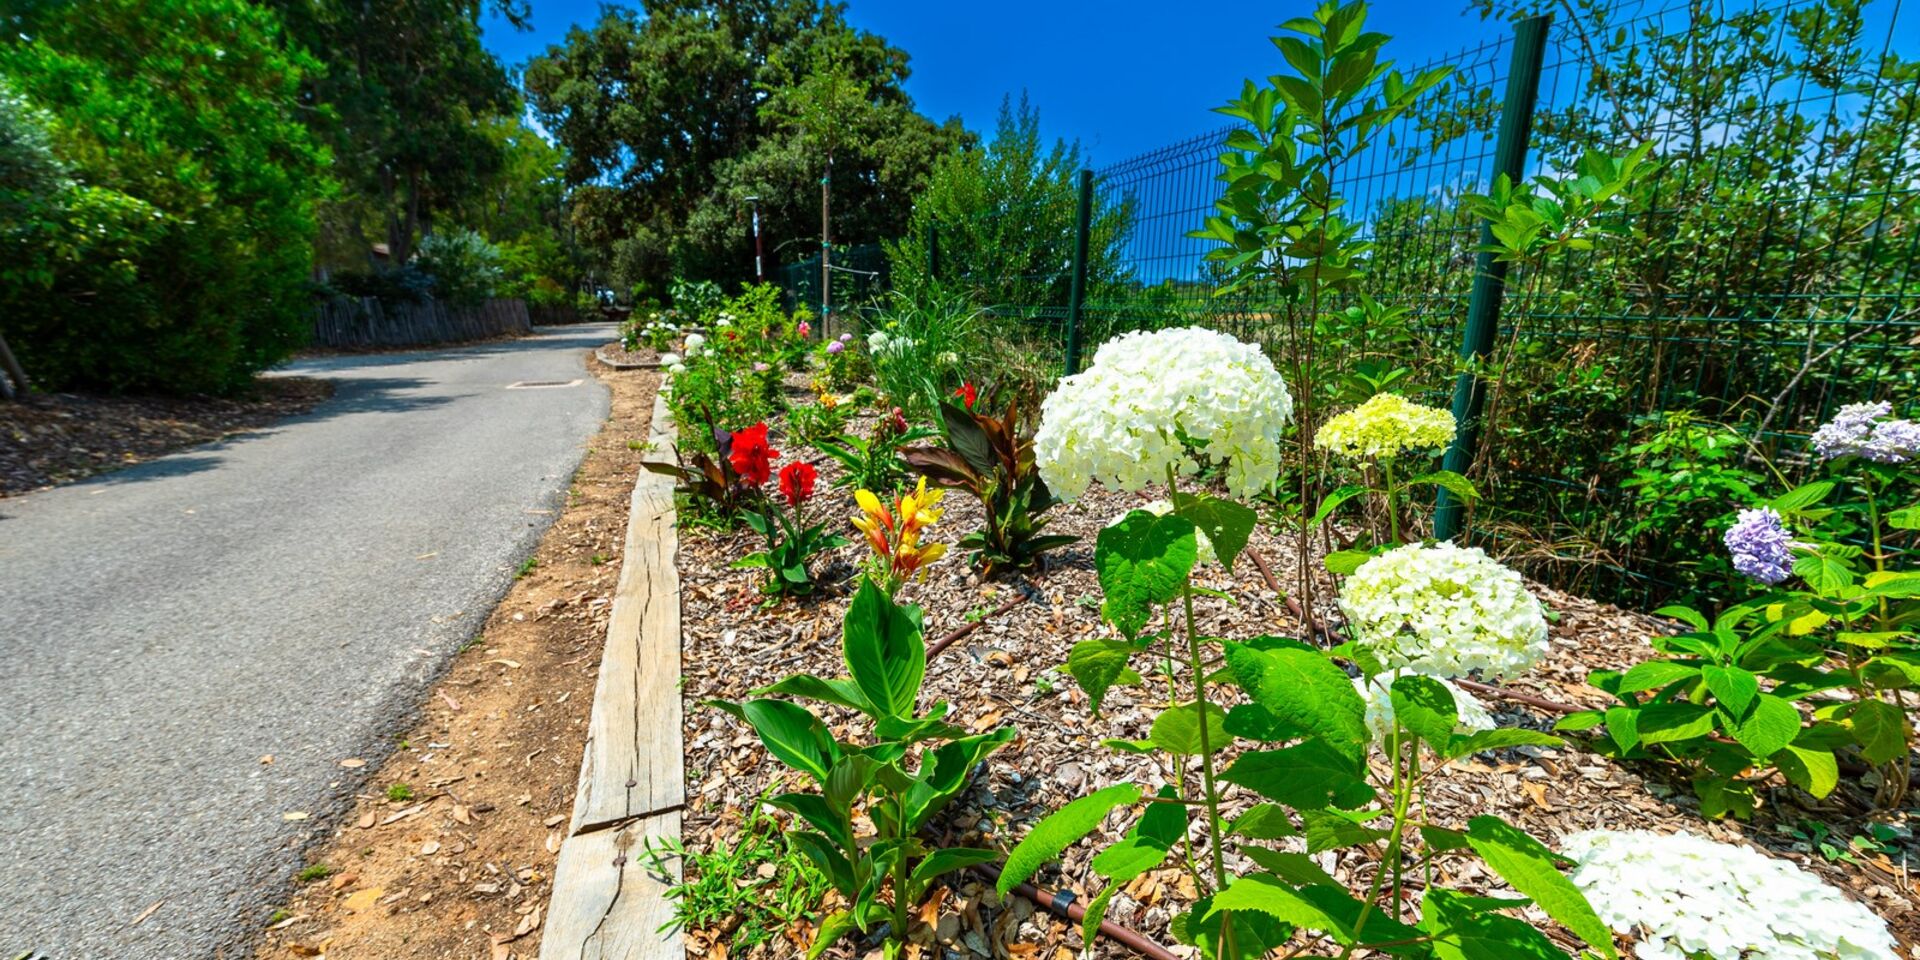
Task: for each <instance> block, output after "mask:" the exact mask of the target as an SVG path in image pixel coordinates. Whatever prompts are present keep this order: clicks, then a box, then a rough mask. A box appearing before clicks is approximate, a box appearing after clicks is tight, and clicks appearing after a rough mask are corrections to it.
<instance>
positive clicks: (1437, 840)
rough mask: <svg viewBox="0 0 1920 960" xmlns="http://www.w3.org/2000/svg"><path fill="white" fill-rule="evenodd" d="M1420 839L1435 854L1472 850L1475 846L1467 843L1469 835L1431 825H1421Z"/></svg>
mask: <svg viewBox="0 0 1920 960" xmlns="http://www.w3.org/2000/svg"><path fill="white" fill-rule="evenodd" d="M1420 838H1421V839H1422V840H1425V841H1426V842H1427V846H1428V847H1429V848H1431V849H1432V850H1433V851H1434V852H1436V853H1438V852H1440V851H1442V850H1470V849H1472V847H1473V845H1472V844H1470V843H1468V842H1467V835H1466V834H1464V833H1462V832H1460V831H1458V830H1449V829H1447V828H1445V827H1436V826H1434V825H1432V824H1430V823H1423V824H1421V825H1420Z"/></svg>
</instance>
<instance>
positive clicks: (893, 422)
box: [887, 407, 907, 433]
mask: <svg viewBox="0 0 1920 960" xmlns="http://www.w3.org/2000/svg"><path fill="white" fill-rule="evenodd" d="M887 429H889V430H892V431H893V432H894V433H906V432H907V413H906V411H904V410H902V409H900V408H899V407H894V408H893V413H891V414H889V415H888V416H887Z"/></svg>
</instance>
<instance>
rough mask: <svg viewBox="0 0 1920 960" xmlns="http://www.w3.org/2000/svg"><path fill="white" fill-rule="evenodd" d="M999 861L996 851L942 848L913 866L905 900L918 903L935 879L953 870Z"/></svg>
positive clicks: (971, 848) (908, 879) (970, 848)
mask: <svg viewBox="0 0 1920 960" xmlns="http://www.w3.org/2000/svg"><path fill="white" fill-rule="evenodd" d="M998 859H1000V852H999V851H997V850H981V849H978V848H975V847H942V848H941V849H939V850H935V851H933V852H932V853H930V854H927V856H926V857H925V858H924V859H922V860H921V861H920V862H919V863H918V864H916V865H914V868H913V873H912V874H910V875H909V876H908V877H907V900H908V901H909V902H913V903H918V902H919V901H920V898H921V897H923V896H925V895H926V892H927V888H928V887H929V886H931V885H932V884H933V880H934V878H936V877H940V876H944V875H946V874H949V873H952V872H953V871H955V870H960V869H963V868H966V867H971V866H973V865H975V864H979V863H992V862H993V861H995V860H998Z"/></svg>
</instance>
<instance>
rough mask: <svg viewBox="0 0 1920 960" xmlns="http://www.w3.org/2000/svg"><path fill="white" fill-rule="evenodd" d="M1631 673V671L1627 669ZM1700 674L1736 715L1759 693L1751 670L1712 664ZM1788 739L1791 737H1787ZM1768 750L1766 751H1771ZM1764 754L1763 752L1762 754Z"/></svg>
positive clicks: (1709, 688) (1729, 710)
mask: <svg viewBox="0 0 1920 960" xmlns="http://www.w3.org/2000/svg"><path fill="white" fill-rule="evenodd" d="M1628 673H1629V675H1631V673H1632V671H1628ZM1700 676H1701V678H1702V679H1704V680H1706V682H1707V689H1708V690H1711V691H1712V692H1713V698H1714V699H1715V700H1718V701H1720V705H1721V706H1723V707H1726V708H1727V712H1728V713H1730V714H1732V715H1734V716H1736V717H1738V716H1742V715H1744V714H1745V713H1746V712H1747V705H1748V704H1751V703H1753V698H1754V697H1756V696H1759V695H1760V678H1759V677H1756V676H1754V675H1753V673H1752V672H1751V671H1747V670H1742V669H1740V668H1739V667H1722V666H1718V665H1714V664H1709V665H1707V666H1704V667H1701V668H1700ZM1788 739H1792V738H1791V737H1789V738H1788ZM1772 752H1773V751H1771V750H1769V751H1766V753H1772ZM1763 756H1764V754H1763Z"/></svg>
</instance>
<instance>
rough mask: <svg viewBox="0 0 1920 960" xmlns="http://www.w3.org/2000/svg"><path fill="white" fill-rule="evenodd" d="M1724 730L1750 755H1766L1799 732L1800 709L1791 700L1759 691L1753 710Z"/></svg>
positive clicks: (1789, 740)
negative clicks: (1749, 752)
mask: <svg viewBox="0 0 1920 960" xmlns="http://www.w3.org/2000/svg"><path fill="white" fill-rule="evenodd" d="M1727 732H1728V733H1730V734H1732V735H1733V738H1734V739H1735V740H1738V741H1740V745H1741V746H1743V747H1746V748H1747V749H1748V750H1751V751H1753V754H1754V756H1758V757H1770V756H1772V755H1773V754H1774V753H1776V752H1777V751H1779V750H1780V749H1781V748H1783V747H1785V746H1786V745H1787V744H1789V743H1792V742H1793V738H1794V737H1797V736H1799V735H1800V711H1799V710H1797V709H1795V708H1794V706H1793V702H1792V701H1791V700H1785V699H1782V698H1780V697H1776V696H1774V695H1773V694H1770V693H1763V694H1760V695H1759V698H1758V699H1757V700H1756V701H1755V703H1754V705H1753V712H1751V713H1749V714H1747V715H1746V716H1744V717H1741V718H1740V719H1739V720H1736V721H1734V723H1733V724H1731V725H1730V726H1728V729H1727Z"/></svg>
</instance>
